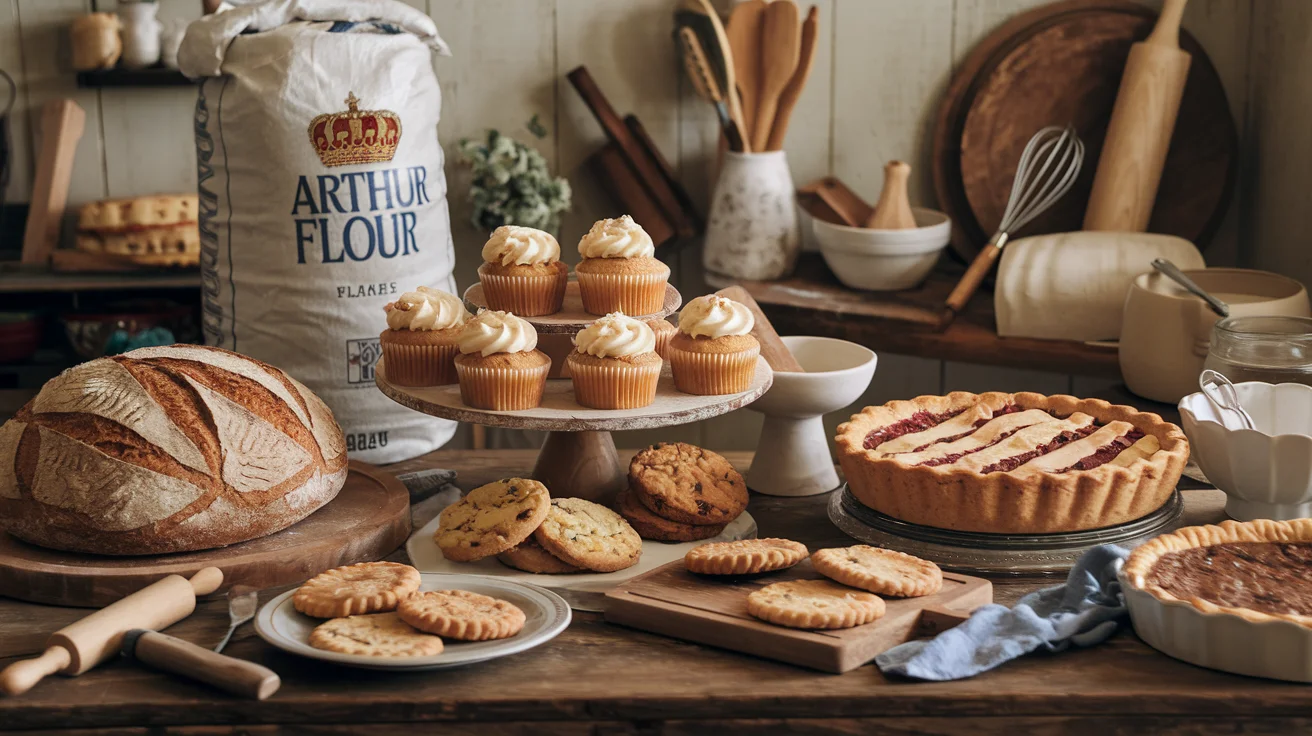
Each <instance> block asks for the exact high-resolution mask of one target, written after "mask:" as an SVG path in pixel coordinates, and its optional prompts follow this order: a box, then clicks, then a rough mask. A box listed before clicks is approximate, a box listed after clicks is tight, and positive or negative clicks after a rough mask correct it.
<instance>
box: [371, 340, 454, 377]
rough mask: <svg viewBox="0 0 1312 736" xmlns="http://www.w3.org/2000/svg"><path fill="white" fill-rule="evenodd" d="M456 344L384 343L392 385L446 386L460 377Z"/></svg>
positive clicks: (385, 357) (388, 375)
mask: <svg viewBox="0 0 1312 736" xmlns="http://www.w3.org/2000/svg"><path fill="white" fill-rule="evenodd" d="M459 352H460V350H459V348H457V347H456V346H455V345H398V344H396V343H388V342H384V343H383V360H384V361H385V363H386V365H387V381H388V382H389V383H391V384H392V385H393V386H445V385H447V384H449V383H455V382H456V381H457V380H459V378H458V376H456V364H455V357H456V354H457V353H459Z"/></svg>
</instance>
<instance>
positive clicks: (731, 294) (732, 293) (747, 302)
mask: <svg viewBox="0 0 1312 736" xmlns="http://www.w3.org/2000/svg"><path fill="white" fill-rule="evenodd" d="M775 1H776V2H779V1H780V0H775ZM715 293H716V294H718V295H719V296H722V297H724V298H725V299H732V300H734V301H736V302H738V303H739V304H741V305H743V306H744V307H747V308H748V309H750V310H751V312H752V317H753V319H754V320H755V324H753V325H752V337H755V338H756V341H757V342H759V343H761V355H762V357H764V358H765V362H766V363H769V364H770V367H771V368H772V369H774V370H775V371H778V372H779V373H805V372H806V369H804V368H802V364H801V363H798V362H797V358H794V357H793V353H792V351H791V350H789V349H788V346H787V345H785V344H784V341H783V340H781V339H779V333H778V332H775V329H774V325H772V324H770V320H768V319H766V318H765V312H762V311H761V305H760V304H757V303H756V300H755V299H753V298H752V295H751V294H749V293H747V290H746V289H744V288H743V287H741V286H730V287H729V288H727V289H720V290H719V291H717V292H715Z"/></svg>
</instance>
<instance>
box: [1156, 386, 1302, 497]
mask: <svg viewBox="0 0 1312 736" xmlns="http://www.w3.org/2000/svg"><path fill="white" fill-rule="evenodd" d="M1235 392H1236V394H1237V395H1238V397H1239V403H1240V405H1242V406H1243V407H1244V408H1245V409H1247V410H1248V413H1249V414H1251V415H1252V417H1253V424H1254V427H1255V429H1230V428H1228V427H1226V426H1225V424H1223V423H1222V421H1221V419H1222V418H1221V416H1220V414H1219V413H1218V412H1217V410H1216V408H1215V407H1214V406H1212V404H1211V402H1210V401H1208V399H1207V397H1206V396H1205V395H1203V394H1202V393H1201V392H1199V393H1193V394H1189V395H1188V396H1186V397H1184V398H1183V399H1181V400H1180V418H1181V422H1180V423H1181V425H1182V426H1183V428H1184V432H1185V435H1187V436H1188V437H1189V443H1190V448H1191V449H1192V452H1193V457H1194V460H1195V461H1196V462H1197V463H1198V467H1199V468H1201V469H1202V471H1203V473H1204V474H1205V475H1206V476H1207V480H1208V481H1210V482H1211V483H1212V484H1213V485H1215V486H1216V487H1217V488H1219V489H1221V490H1222V491H1225V494H1226V504H1225V512H1226V514H1227V515H1229V516H1230V517H1231V518H1234V519H1238V520H1240V521H1249V520H1252V519H1276V520H1287V519H1299V518H1303V517H1307V516H1312V386H1304V385H1303V384H1301V383H1281V384H1276V385H1272V384H1269V383H1261V382H1257V381H1250V382H1245V383H1237V384H1235Z"/></svg>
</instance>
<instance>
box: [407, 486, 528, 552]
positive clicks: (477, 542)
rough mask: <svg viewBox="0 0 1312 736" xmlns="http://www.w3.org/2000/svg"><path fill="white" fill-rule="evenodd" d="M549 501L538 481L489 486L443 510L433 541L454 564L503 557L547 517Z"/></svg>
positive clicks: (480, 487)
mask: <svg viewBox="0 0 1312 736" xmlns="http://www.w3.org/2000/svg"><path fill="white" fill-rule="evenodd" d="M550 502H551V494H550V493H548V492H547V487H546V486H544V485H542V484H541V483H539V482H537V481H535V480H527V479H524V478H506V479H505V480H499V481H496V482H494V483H488V484H487V485H485V486H479V487H478V488H475V489H474V490H472V491H470V492H469V494H468V495H466V496H465V497H464V498H462V499H460V500H459V501H457V502H455V503H453V504H451V505H450V506H447V507H446V508H445V509H444V510H443V511H442V515H441V517H440V519H439V520H438V524H437V531H436V532H435V533H434V534H433V541H435V542H437V546H438V548H439V549H441V550H442V555H443V556H444V557H446V558H447V559H448V560H452V561H454V562H473V561H475V560H481V559H483V558H484V557H491V556H492V555H497V554H501V553H502V552H505V551H506V550H508V549H510V548H511V547H514V546H515V545H517V544H519V543H520V542H522V541H524V540H525V539H528V536H529V535H530V534H532V533H533V530H534V529H537V528H538V525H539V524H541V523H542V520H543V519H545V518H546V516H547V507H548V504H549V503H550Z"/></svg>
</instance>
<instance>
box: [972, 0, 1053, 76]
mask: <svg viewBox="0 0 1312 736" xmlns="http://www.w3.org/2000/svg"><path fill="white" fill-rule="evenodd" d="M1050 2H1051V0H966V2H959V3H957V4H956V12H955V13H954V15H953V17H952V64H953V65H954V66H955V65H956V64H959V63H960V62H961V60H962V59H964V58H966V55H967V54H969V53H970V51H971V49H972V48H974V46H975V44H976V43H978V42H979V41H980V39H982V38H984V37H985V36H987V35H988V34H990V33H992V32H993V30H994V29H995V28H997V27H998V26H1000V25H1002V24H1003V23H1004V22H1006V21H1007V20H1009V19H1010V18H1011V17H1012V16H1014V15H1018V14H1020V13H1022V12H1024V11H1026V10H1029V9H1030V8H1035V7H1038V6H1040V5H1047V4H1049V3H1050Z"/></svg>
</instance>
